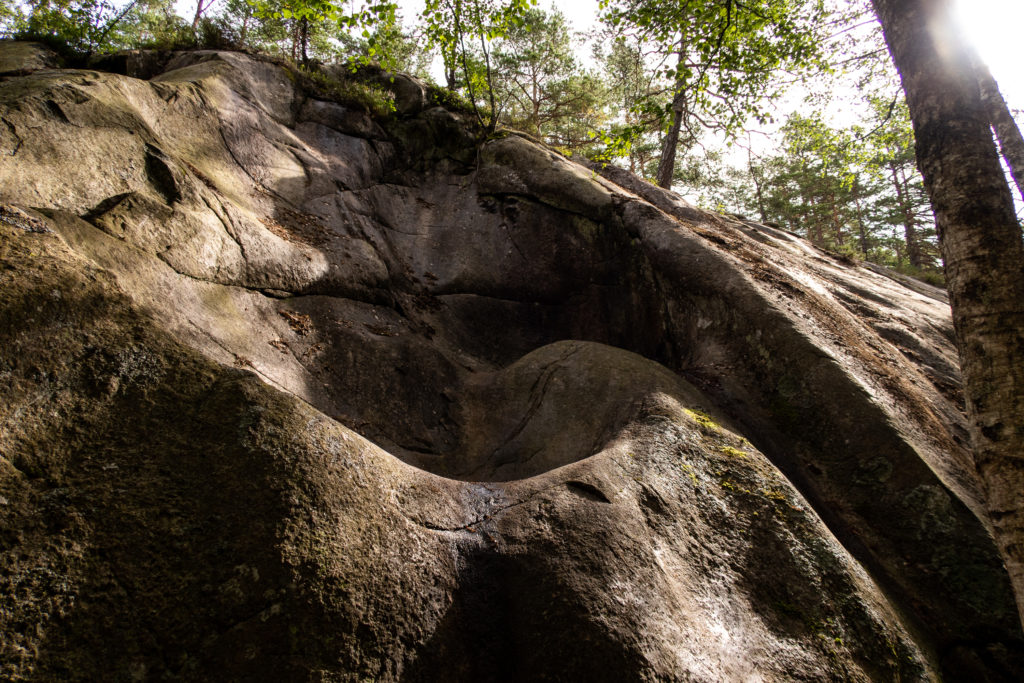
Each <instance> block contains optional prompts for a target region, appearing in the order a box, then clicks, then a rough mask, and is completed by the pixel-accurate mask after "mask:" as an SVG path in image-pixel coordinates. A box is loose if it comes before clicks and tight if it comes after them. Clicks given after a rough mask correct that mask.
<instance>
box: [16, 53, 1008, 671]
mask: <svg viewBox="0 0 1024 683" xmlns="http://www.w3.org/2000/svg"><path fill="white" fill-rule="evenodd" d="M12 45H16V44H2V45H0V61H2V60H4V59H8V57H6V56H5V54H4V53H5V51H6V50H8V49H12V48H11V46H12ZM18 49H20V48H18ZM395 82H398V81H397V80H396V81H395ZM382 83H391V81H381V82H380V83H378V85H380V84H382ZM402 83H403V84H404V83H405V82H404V81H402ZM407 85H408V84H404V85H401V87H402V88H405V87H406V86H407ZM395 87H396V88H397V87H399V86H395ZM414 99H415V98H414ZM424 106H425V104H424ZM0 116H2V119H3V123H4V126H3V127H0V136H2V138H0V145H2V148H0V149H2V150H3V151H4V156H3V157H2V158H0V203H3V205H4V208H3V209H2V210H0V378H2V382H0V394H2V400H0V511H2V513H3V514H2V515H0V556H2V557H0V632H2V633H3V634H4V638H3V640H2V644H0V670H2V671H3V672H4V676H5V677H6V678H10V679H12V680H149V679H153V680H161V679H167V680H363V679H365V678H367V677H369V678H374V679H378V680H409V681H416V680H422V681H437V680H465V681H471V680H472V681H479V680H534V679H541V680H543V679H549V680H588V679H590V680H616V681H618V680H722V681H734V680H777V681H791V680H807V681H820V680H837V681H838V680H842V681H846V680H878V681H891V680H936V679H938V678H939V677H940V676H944V677H945V678H946V679H950V680H958V679H965V678H968V677H975V678H977V679H978V680H1015V679H1018V678H1019V677H1020V674H1021V672H1022V669H1021V662H1022V659H1021V656H1022V641H1021V634H1020V632H1019V629H1018V626H1017V623H1016V617H1015V612H1014V605H1013V599H1012V596H1011V594H1010V591H1009V585H1008V580H1007V577H1006V575H1005V572H1004V571H1003V570H1002V566H1001V564H1000V562H999V559H998V555H997V553H996V550H995V546H994V544H993V542H992V539H991V537H990V534H989V530H988V526H987V523H986V522H985V520H984V519H983V517H981V516H980V514H979V512H978V511H979V510H980V509H981V508H980V505H979V495H980V494H979V490H980V489H979V486H978V482H977V479H976V477H975V475H974V472H973V467H972V464H971V462H970V458H969V453H968V452H967V451H966V449H965V447H964V439H965V437H964V431H963V424H964V423H963V416H962V414H961V411H960V401H961V398H960V393H959V379H958V373H957V366H956V356H955V351H954V349H953V346H952V341H951V340H952V334H951V329H950V322H949V313H948V306H947V305H946V303H945V299H944V297H943V295H942V293H941V292H939V291H938V290H934V289H932V288H930V287H928V286H926V285H920V284H917V285H914V286H913V287H908V286H907V285H906V284H905V283H904V282H902V281H899V280H897V279H894V278H892V277H890V276H889V275H888V274H887V273H886V272H885V271H881V270H878V269H875V270H871V269H868V268H860V267H854V266H851V265H849V264H846V263H843V262H841V261H838V260H836V259H834V258H832V257H831V256H829V255H828V254H824V253H822V252H819V251H817V250H815V249H813V248H812V247H810V246H809V245H807V244H806V243H805V242H803V241H802V240H799V239H798V238H796V237H794V236H792V235H790V234H789V233H786V232H785V231H781V230H777V229H773V228H770V227H767V226H762V225H758V224H756V223H751V222H747V221H742V220H737V219H733V218H726V217H722V216H716V215H712V214H708V213H705V212H702V211H700V210H698V209H695V208H694V207H692V206H689V205H688V204H686V203H685V202H683V201H681V200H679V199H678V198H677V197H675V196H674V195H671V194H668V193H664V192H663V191H661V190H659V189H657V188H654V187H652V186H648V185H646V184H645V183H643V182H642V181H637V180H636V179H635V178H632V177H629V176H625V175H622V174H621V173H620V172H616V171H613V170H611V169H600V168H586V167H583V166H581V165H578V164H575V163H573V162H571V161H569V160H566V159H564V158H563V157H561V156H559V155H557V154H555V153H554V152H551V151H549V150H546V149H544V148H542V147H540V146H538V145H536V144H535V143H533V142H531V141H529V140H527V139H525V138H522V137H519V136H516V135H509V136H505V137H502V138H499V139H494V140H490V141H484V142H482V143H479V144H478V143H477V142H476V140H474V138H473V134H472V132H471V130H470V129H468V128H467V127H466V124H465V123H464V122H463V121H462V119H461V118H460V117H459V116H458V115H456V114H451V113H449V112H446V111H445V110H443V109H440V108H432V109H427V108H423V107H420V106H419V105H416V106H412V107H411V108H403V109H402V110H400V111H399V112H397V113H396V114H395V115H394V116H393V117H391V118H388V119H379V120H374V119H372V118H370V117H369V116H367V115H364V114H362V113H360V112H359V111H357V110H354V109H351V108H347V107H346V106H344V105H340V104H337V103H327V102H321V101H317V100H313V99H310V98H309V96H308V95H306V94H305V93H303V92H301V91H300V90H298V89H297V88H296V87H295V86H294V84H293V82H292V80H291V79H289V78H288V76H287V75H286V73H285V72H284V71H282V70H281V69H279V68H278V67H276V66H274V65H273V64H270V63H267V62H260V61H257V60H254V59H251V58H248V57H245V56H243V55H237V54H231V53H218V52H200V53H187V54H181V55H177V56H175V57H174V58H172V60H171V61H170V63H169V65H168V67H167V70H166V71H165V72H164V73H162V74H160V75H158V76H156V77H155V78H153V79H152V80H151V81H149V82H145V81H142V80H138V79H134V78H129V77H126V76H123V75H115V74H109V73H101V72H97V71H64V72H56V71H46V70H41V71H36V72H35V73H32V74H30V75H28V76H26V77H24V78H12V79H8V80H6V81H5V82H3V83H0ZM68 150H73V154H71V153H68Z"/></svg>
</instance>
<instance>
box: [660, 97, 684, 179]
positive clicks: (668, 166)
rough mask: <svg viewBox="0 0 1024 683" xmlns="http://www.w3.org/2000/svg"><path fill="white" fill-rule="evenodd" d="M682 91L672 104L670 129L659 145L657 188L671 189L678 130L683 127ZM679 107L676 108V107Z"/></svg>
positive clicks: (677, 145)
mask: <svg viewBox="0 0 1024 683" xmlns="http://www.w3.org/2000/svg"><path fill="white" fill-rule="evenodd" d="M681 100H682V91H680V92H679V93H678V94H677V95H676V97H675V101H673V102H672V127H671V128H669V129H668V133H666V134H665V139H664V140H662V144H661V159H660V160H659V161H658V187H663V188H665V189H666V190H671V189H672V176H673V175H674V174H675V170H676V150H677V149H678V148H679V130H680V128H682V125H683V108H682V104H681ZM677 104H678V105H679V106H678V107H677V106H676V105H677Z"/></svg>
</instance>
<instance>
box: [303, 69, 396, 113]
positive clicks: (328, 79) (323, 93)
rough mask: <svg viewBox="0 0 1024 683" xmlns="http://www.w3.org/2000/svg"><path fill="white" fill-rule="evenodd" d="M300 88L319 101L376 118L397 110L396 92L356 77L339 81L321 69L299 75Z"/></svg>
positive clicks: (306, 71)
mask: <svg viewBox="0 0 1024 683" xmlns="http://www.w3.org/2000/svg"><path fill="white" fill-rule="evenodd" d="M296 76H297V80H298V81H299V83H300V85H301V86H302V87H303V88H304V89H305V90H307V91H308V92H309V93H310V94H312V95H313V96H314V97H316V98H317V99H321V100H330V101H333V102H338V103H340V104H345V105H348V106H355V107H358V108H360V109H363V110H364V111H366V112H367V113H369V114H372V115H373V116H376V117H380V118H382V117H385V116H388V115H390V114H391V113H393V112H394V111H395V96H394V93H392V92H390V91H388V90H385V89H384V88H381V87H379V86H376V85H372V84H368V83H364V82H362V81H360V80H358V79H356V78H352V79H348V78H336V77H332V76H331V75H330V74H327V73H325V72H324V71H321V70H318V69H306V68H301V69H299V70H298V71H297V72H296Z"/></svg>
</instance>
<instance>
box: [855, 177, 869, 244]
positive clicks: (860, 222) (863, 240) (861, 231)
mask: <svg viewBox="0 0 1024 683" xmlns="http://www.w3.org/2000/svg"><path fill="white" fill-rule="evenodd" d="M860 200H861V195H860V183H858V182H857V180H856V179H854V181H853V202H854V204H853V205H854V207H855V208H856V209H857V242H858V244H859V245H860V253H861V255H862V256H863V257H864V259H865V260H867V258H868V229H867V226H865V225H864V210H863V209H862V208H861V206H860Z"/></svg>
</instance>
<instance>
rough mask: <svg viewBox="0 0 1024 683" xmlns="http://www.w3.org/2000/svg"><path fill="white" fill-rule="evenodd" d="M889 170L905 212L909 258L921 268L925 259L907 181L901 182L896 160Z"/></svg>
mask: <svg viewBox="0 0 1024 683" xmlns="http://www.w3.org/2000/svg"><path fill="white" fill-rule="evenodd" d="M889 171H890V173H891V174H892V186H893V188H895V190H896V203H897V204H898V205H899V209H900V213H901V214H903V241H904V242H906V243H907V260H908V261H909V262H910V265H912V266H913V267H914V268H920V267H921V266H922V265H923V264H924V259H923V258H922V256H921V243H920V242H919V241H918V236H917V224H916V221H915V220H914V207H912V206H911V205H910V195H909V193H908V192H907V191H906V190H907V188H906V182H905V181H904V182H900V176H899V174H898V173H897V172H896V163H895V162H893V161H890V162H889Z"/></svg>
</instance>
